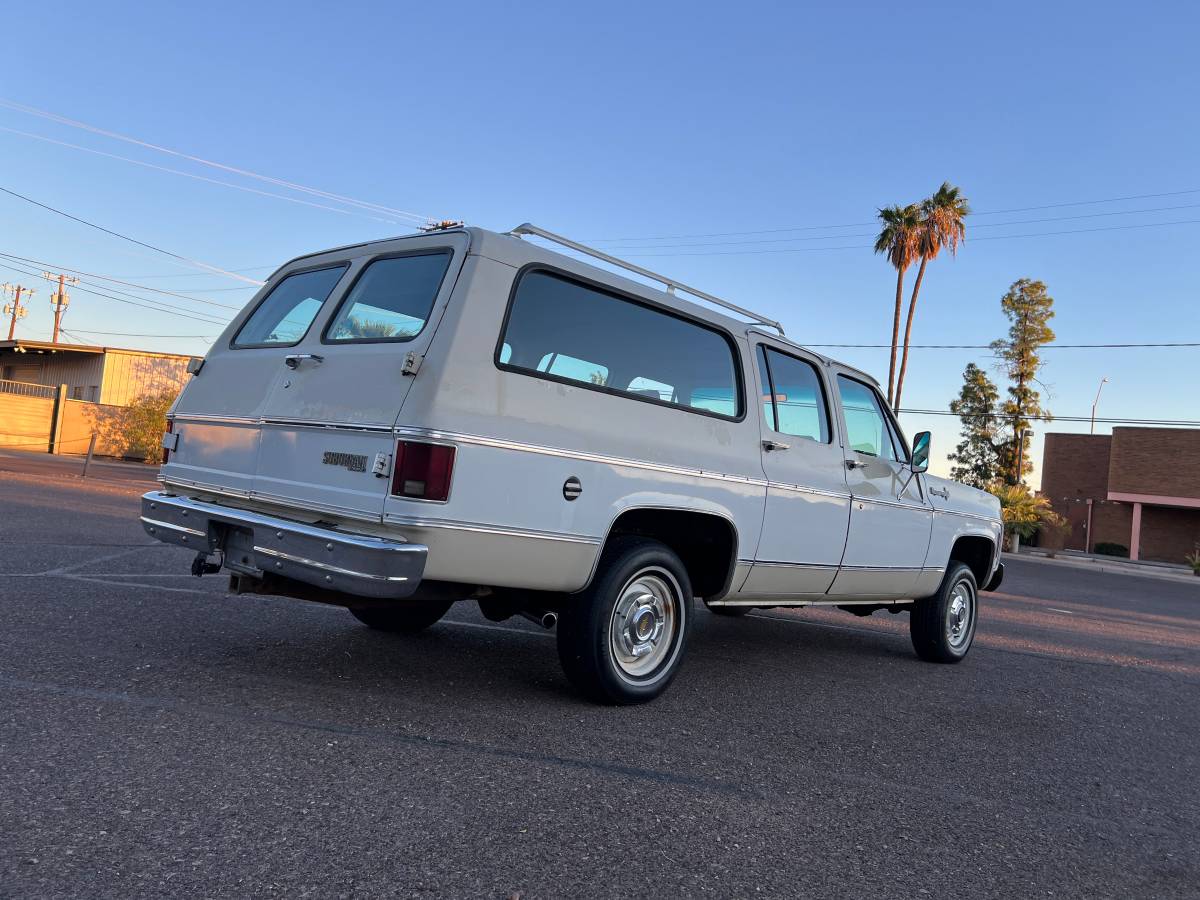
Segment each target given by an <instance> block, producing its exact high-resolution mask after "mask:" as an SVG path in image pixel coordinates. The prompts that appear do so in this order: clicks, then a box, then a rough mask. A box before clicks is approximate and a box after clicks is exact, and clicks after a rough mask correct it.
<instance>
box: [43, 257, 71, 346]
mask: <svg viewBox="0 0 1200 900" xmlns="http://www.w3.org/2000/svg"><path fill="white" fill-rule="evenodd" d="M42 277H43V278H45V279H46V280H47V281H57V282H58V291H57V292H56V293H54V294H53V295H52V296H51V297H50V303H51V304H52V305H53V306H54V336H53V338H52V339H51V343H54V344H57V343H58V334H59V332H60V331H61V330H62V317H63V313H64V312H65V311H66V308H67V305H68V304H69V303H70V302H71V296H70V295H69V294H68V293H67V285H68V284H78V283H79V279H78V278H76V277H75V276H73V275H63V274H62V273H61V272H59V273H54V272H43V273H42Z"/></svg>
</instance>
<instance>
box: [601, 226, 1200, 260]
mask: <svg viewBox="0 0 1200 900" xmlns="http://www.w3.org/2000/svg"><path fill="white" fill-rule="evenodd" d="M1196 224H1200V219H1181V220H1178V221H1174V222H1143V223H1141V224H1137V225H1108V226H1105V227H1102V228H1074V229H1065V230H1062V231H1031V232H1028V233H1025V234H997V235H990V236H985V237H976V238H972V239H971V241H972V242H973V243H979V242H980V241H1008V240H1014V239H1016V238H1036V237H1056V236H1058V235H1063V234H1091V233H1094V232H1100V231H1128V230H1131V229H1137V228H1165V227H1168V226H1171V225H1196ZM871 248H872V245H871V244H847V245H843V246H838V247H772V248H767V249H759V250H711V251H703V250H701V251H684V252H678V253H640V252H639V253H628V252H624V253H623V255H625V256H629V257H632V258H634V259H637V258H642V259H645V258H647V257H652V256H752V255H757V254H761V253H819V252H821V251H824V250H870V249H871ZM612 249H613V248H609V250H610V251H611V250H612ZM619 249H621V250H622V251H624V250H625V248H619ZM628 249H631V250H641V249H643V248H640V247H631V248H628ZM646 249H650V250H656V249H658V248H656V247H650V248H646Z"/></svg>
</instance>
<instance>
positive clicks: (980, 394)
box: [950, 363, 1000, 489]
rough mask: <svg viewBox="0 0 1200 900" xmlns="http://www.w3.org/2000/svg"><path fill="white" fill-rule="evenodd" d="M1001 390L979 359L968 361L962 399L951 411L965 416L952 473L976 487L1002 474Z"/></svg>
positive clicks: (951, 407) (961, 392) (955, 451)
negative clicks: (998, 408)
mask: <svg viewBox="0 0 1200 900" xmlns="http://www.w3.org/2000/svg"><path fill="white" fill-rule="evenodd" d="M999 399H1000V392H999V391H998V390H997V389H996V385H995V384H993V383H992V380H991V379H990V378H988V377H987V373H986V372H984V371H983V369H981V368H979V366H977V365H975V363H967V368H966V370H965V371H964V372H963V386H962V390H961V391H959V394H958V399H957V400H952V401H951V402H950V411H951V412H952V413H954V414H955V415H957V416H959V417H960V418H961V420H962V434H963V440H962V441H961V442H960V443H959V445H958V446H957V447H956V448H955V450H954V452H953V453H952V454H950V461H951V462H952V463H955V466H954V468H952V469H951V470H950V477H951V478H953V479H954V480H955V481H961V482H963V483H965V484H969V485H971V486H972V487H977V488H983V489H986V488H987V487H988V486H989V485H990V484H992V483H993V482H994V481H996V480H997V478H998V477H999V475H1000V455H999V452H998V449H997V443H998V437H999V434H998V422H997V419H996V418H995V413H996V403H997V402H998V401H999Z"/></svg>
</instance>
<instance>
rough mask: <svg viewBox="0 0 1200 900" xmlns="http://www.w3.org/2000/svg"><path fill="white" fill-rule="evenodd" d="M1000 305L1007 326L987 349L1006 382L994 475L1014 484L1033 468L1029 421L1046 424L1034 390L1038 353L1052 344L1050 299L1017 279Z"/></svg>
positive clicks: (1043, 289) (1039, 285)
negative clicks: (997, 473)
mask: <svg viewBox="0 0 1200 900" xmlns="http://www.w3.org/2000/svg"><path fill="white" fill-rule="evenodd" d="M1000 307H1001V309H1002V310H1003V311H1004V314H1005V315H1006V316H1007V317H1008V320H1009V322H1010V323H1011V324H1010V325H1009V329H1008V337H1007V338H1003V339H1001V340H998V341H993V342H992V350H993V351H995V353H996V355H997V356H999V357H1000V359H1001V363H1000V369H1001V371H1003V372H1004V373H1005V374H1006V375H1007V376H1008V379H1009V381H1010V382H1011V384H1010V385H1009V388H1008V399H1007V400H1005V401H1004V403H1003V404H1002V405H1001V407H1000V411H1001V413H1003V419H1002V423H1003V425H1002V432H1003V435H1004V437H1003V438H1002V440H1001V441H1000V443H999V445H998V450H999V457H1000V460H999V462H1000V474H1001V476H1002V477H1003V478H1004V480H1005V482H1007V483H1008V484H1010V485H1015V484H1020V483H1021V481H1022V480H1023V479H1024V477H1025V475H1027V474H1028V473H1029V472H1030V471H1032V470H1033V463H1032V462H1030V459H1029V446H1030V443H1031V442H1032V440H1033V427H1032V423H1033V421H1034V420H1035V419H1038V418H1044V419H1045V421H1049V415H1050V414H1049V412H1048V411H1047V410H1045V409H1043V408H1042V403H1041V393H1040V392H1039V391H1038V390H1037V385H1039V384H1041V382H1039V381H1038V380H1037V376H1038V372H1039V371H1040V369H1041V367H1042V358H1041V356H1039V351H1040V350H1041V348H1042V346H1043V345H1044V344H1048V343H1049V342H1050V341H1052V340H1054V332H1053V330H1051V328H1050V326H1049V325H1048V324H1047V323H1048V322H1049V321H1050V320H1051V319H1052V318H1054V298H1053V297H1051V296H1050V295H1049V294H1047V293H1046V285H1044V284H1042V282H1040V281H1033V280H1031V279H1029V278H1021V279H1019V280H1017V281H1014V282H1013V284H1012V287H1010V288H1009V289H1008V293H1007V294H1005V295H1004V297H1003V298H1001V300H1000Z"/></svg>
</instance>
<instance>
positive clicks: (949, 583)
mask: <svg viewBox="0 0 1200 900" xmlns="http://www.w3.org/2000/svg"><path fill="white" fill-rule="evenodd" d="M978 611H979V588H978V586H977V585H976V583H975V575H974V573H972V572H971V568H970V566H968V565H966V564H965V563H960V562H951V564H950V567H949V568H948V569H947V570H946V577H945V578H943V579H942V585H941V587H939V588H938V592H937V593H936V594H934V595H933V596H932V597H926V598H924V599H923V600H918V601H917V602H916V603H914V604H913V608H912V613H911V615H910V617H909V621H908V627H909V632H910V633H911V635H912V644H913V649H914V650H916V651H917V656H919V657H921V659H923V660H926V661H928V662H939V663H956V662H959V661H960V660H961V659H962V658H963V657H964V656H966V655H967V651H968V650H970V649H971V644H972V642H973V641H974V640H975V623H976V621H977V619H978Z"/></svg>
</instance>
